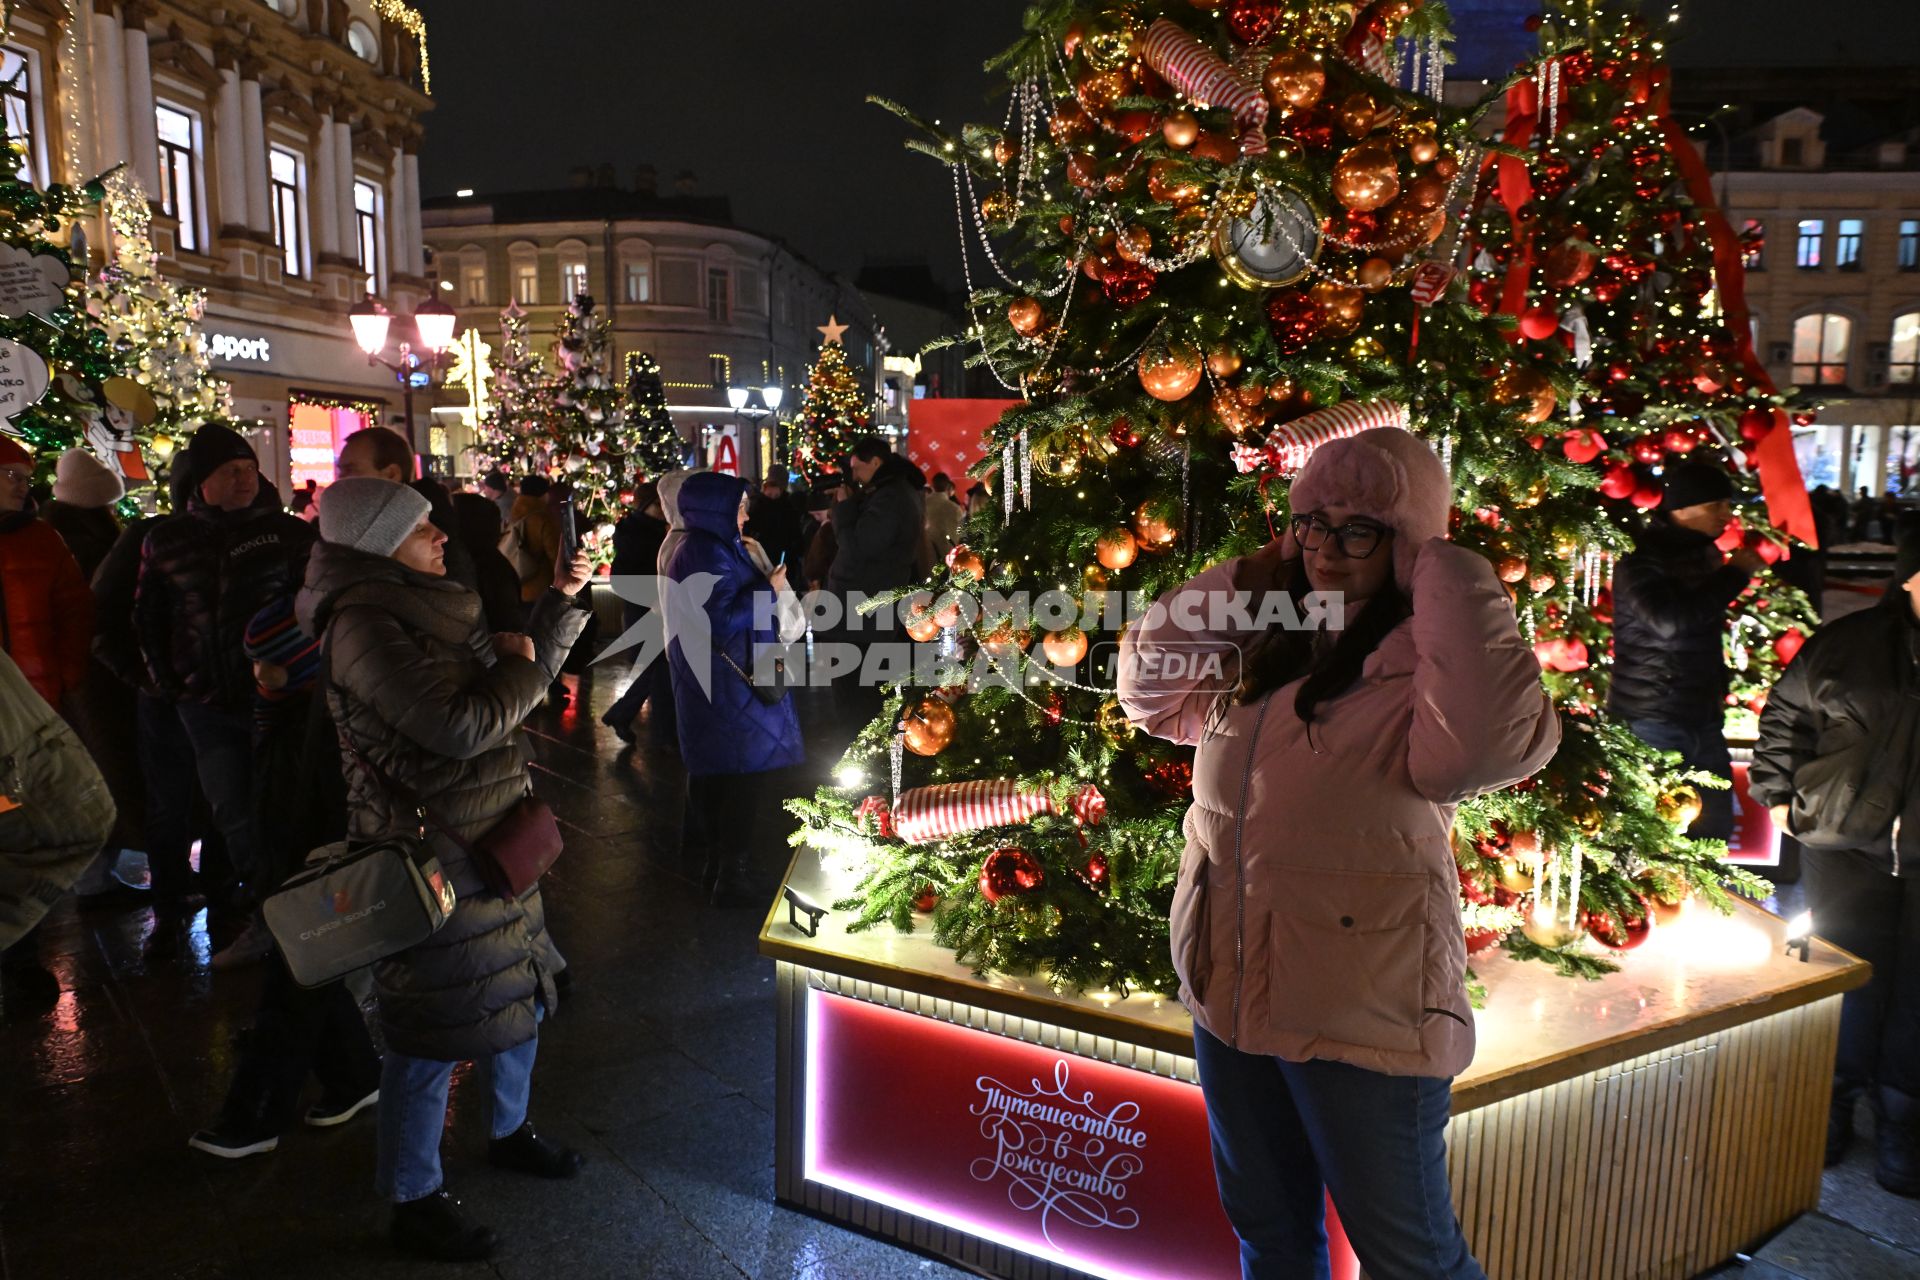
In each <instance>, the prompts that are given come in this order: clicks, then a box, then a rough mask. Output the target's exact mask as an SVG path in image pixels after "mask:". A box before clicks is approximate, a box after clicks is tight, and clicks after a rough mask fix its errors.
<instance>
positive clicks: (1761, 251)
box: [1740, 218, 1767, 271]
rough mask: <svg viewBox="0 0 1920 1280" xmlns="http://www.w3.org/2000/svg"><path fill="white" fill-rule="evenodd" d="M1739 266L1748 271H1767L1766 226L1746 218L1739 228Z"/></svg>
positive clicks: (1756, 219) (1758, 221)
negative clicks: (1744, 223)
mask: <svg viewBox="0 0 1920 1280" xmlns="http://www.w3.org/2000/svg"><path fill="white" fill-rule="evenodd" d="M1740 265H1741V266H1743V267H1745V268H1746V269H1747V270H1749V271H1765V270H1766V269H1767V224H1766V223H1764V222H1762V221H1760V219H1758V218H1748V219H1747V221H1746V225H1744V226H1742V227H1741V228H1740Z"/></svg>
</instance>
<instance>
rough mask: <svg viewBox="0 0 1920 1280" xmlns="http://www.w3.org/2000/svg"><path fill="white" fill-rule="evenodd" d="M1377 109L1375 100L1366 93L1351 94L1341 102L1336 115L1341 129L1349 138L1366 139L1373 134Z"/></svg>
mask: <svg viewBox="0 0 1920 1280" xmlns="http://www.w3.org/2000/svg"><path fill="white" fill-rule="evenodd" d="M1376 110H1377V108H1376V107H1375V106H1374V104H1373V99H1372V98H1370V97H1368V96H1367V95H1366V94H1364V93H1350V94H1348V95H1347V96H1346V97H1344V98H1342V99H1341V100H1340V108H1339V110H1338V111H1336V112H1335V113H1334V114H1335V116H1336V117H1337V118H1338V119H1339V121H1340V127H1341V128H1342V129H1345V130H1346V131H1347V136H1348V137H1352V138H1364V137H1366V136H1367V135H1368V134H1370V133H1372V132H1373V117H1374V112H1375V111H1376Z"/></svg>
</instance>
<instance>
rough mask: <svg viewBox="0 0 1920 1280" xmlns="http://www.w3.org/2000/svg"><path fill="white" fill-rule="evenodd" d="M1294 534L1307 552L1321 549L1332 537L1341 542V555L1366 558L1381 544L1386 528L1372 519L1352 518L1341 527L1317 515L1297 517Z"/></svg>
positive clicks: (1352, 558) (1294, 520)
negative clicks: (1336, 526)
mask: <svg viewBox="0 0 1920 1280" xmlns="http://www.w3.org/2000/svg"><path fill="white" fill-rule="evenodd" d="M1293 536H1294V538H1295V539H1296V540H1297V541H1298V542H1299V543H1300V546H1301V547H1302V548H1303V549H1304V550H1307V551H1318V550H1319V549H1320V548H1322V547H1324V546H1326V545H1327V539H1328V538H1332V539H1334V540H1335V541H1337V542H1338V543H1339V544H1340V554H1341V555H1343V556H1346V557H1347V558H1348V559H1350V560H1365V559H1366V558H1367V557H1368V556H1370V555H1372V554H1373V553H1374V552H1375V551H1376V550H1378V549H1379V547H1380V542H1381V540H1382V539H1383V538H1385V537H1386V536H1387V527H1386V526H1385V525H1382V524H1375V523H1374V522H1373V521H1371V520H1349V521H1348V522H1347V523H1345V524H1343V525H1341V526H1340V527H1339V528H1337V529H1336V528H1335V527H1334V526H1332V525H1330V524H1328V523H1327V522H1326V521H1325V520H1323V519H1321V518H1320V516H1318V515H1304V516H1295V517H1294V518H1293Z"/></svg>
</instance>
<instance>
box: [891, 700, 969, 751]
mask: <svg viewBox="0 0 1920 1280" xmlns="http://www.w3.org/2000/svg"><path fill="white" fill-rule="evenodd" d="M903 721H904V728H905V730H906V738H907V750H909V751H911V752H913V754H915V755H917V756H937V755H939V754H940V753H941V752H942V751H945V750H946V749H947V747H948V746H949V745H950V744H951V743H952V742H953V733H954V729H955V727H956V724H957V721H956V720H955V719H954V715H953V708H952V707H950V706H948V705H947V703H946V700H945V699H944V698H936V697H931V696H929V697H925V698H922V699H920V701H918V702H916V703H915V704H914V705H913V706H911V707H909V708H908V709H907V713H906V715H905V716H904V717H903Z"/></svg>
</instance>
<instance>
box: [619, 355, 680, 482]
mask: <svg viewBox="0 0 1920 1280" xmlns="http://www.w3.org/2000/svg"><path fill="white" fill-rule="evenodd" d="M626 425H627V429H628V434H629V435H630V436H631V437H632V440H633V449H634V459H633V460H634V465H635V466H636V467H637V468H638V469H639V470H641V471H644V472H645V473H646V474H648V475H650V476H657V475H659V474H660V473H662V472H664V471H671V470H673V469H674V468H675V467H677V466H679V465H680V464H681V463H682V462H684V461H685V460H686V456H687V444H686V441H685V440H683V439H681V437H680V431H679V429H678V428H676V427H675V426H674V425H673V414H672V413H671V412H670V411H669V410H668V409H667V388H666V385H665V384H664V383H662V382H661V380H660V362H659V361H658V360H655V359H654V358H653V356H652V355H651V354H650V353H648V352H645V351H636V352H635V353H634V354H633V355H632V356H630V357H628V359H627V412H626Z"/></svg>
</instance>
